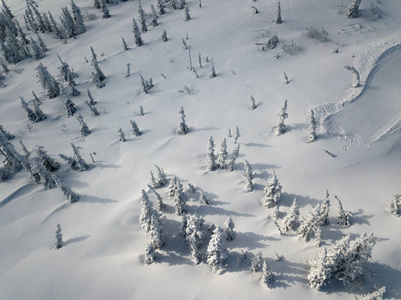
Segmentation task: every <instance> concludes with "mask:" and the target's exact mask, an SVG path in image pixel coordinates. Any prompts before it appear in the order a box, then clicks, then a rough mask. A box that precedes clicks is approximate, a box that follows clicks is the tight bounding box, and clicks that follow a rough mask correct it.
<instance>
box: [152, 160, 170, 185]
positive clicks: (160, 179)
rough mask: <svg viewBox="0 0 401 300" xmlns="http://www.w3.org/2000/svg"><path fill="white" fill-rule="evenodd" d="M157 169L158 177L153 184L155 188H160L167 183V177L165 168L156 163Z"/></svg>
mask: <svg viewBox="0 0 401 300" xmlns="http://www.w3.org/2000/svg"><path fill="white" fill-rule="evenodd" d="M155 167H156V169H157V173H156V177H155V178H154V180H153V181H152V185H153V187H154V188H160V187H163V186H165V185H166V184H167V177H166V173H164V170H163V169H162V168H160V167H159V166H157V165H155Z"/></svg>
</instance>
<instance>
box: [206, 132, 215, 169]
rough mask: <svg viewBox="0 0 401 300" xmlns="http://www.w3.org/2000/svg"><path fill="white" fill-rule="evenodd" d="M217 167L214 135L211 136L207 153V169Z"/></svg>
mask: <svg viewBox="0 0 401 300" xmlns="http://www.w3.org/2000/svg"><path fill="white" fill-rule="evenodd" d="M216 167H217V164H216V156H215V154H214V141H213V137H211V136H209V144H208V153H207V170H208V171H214V170H215V169H216Z"/></svg>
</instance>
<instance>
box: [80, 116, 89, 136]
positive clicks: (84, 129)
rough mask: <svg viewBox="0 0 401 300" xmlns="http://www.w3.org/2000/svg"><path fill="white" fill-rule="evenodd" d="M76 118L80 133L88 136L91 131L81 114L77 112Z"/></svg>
mask: <svg viewBox="0 0 401 300" xmlns="http://www.w3.org/2000/svg"><path fill="white" fill-rule="evenodd" d="M77 120H78V122H79V125H80V127H81V135H82V136H88V135H89V134H90V133H91V131H90V129H89V127H88V125H87V124H86V123H85V121H84V118H83V117H82V116H81V114H78V116H77Z"/></svg>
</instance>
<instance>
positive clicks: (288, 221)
mask: <svg viewBox="0 0 401 300" xmlns="http://www.w3.org/2000/svg"><path fill="white" fill-rule="evenodd" d="M298 225H299V207H298V203H297V200H296V199H295V198H294V202H293V203H292V205H291V208H290V212H289V214H288V215H287V216H286V217H285V218H284V219H283V224H282V226H281V229H282V230H284V231H289V230H296V229H297V228H298Z"/></svg>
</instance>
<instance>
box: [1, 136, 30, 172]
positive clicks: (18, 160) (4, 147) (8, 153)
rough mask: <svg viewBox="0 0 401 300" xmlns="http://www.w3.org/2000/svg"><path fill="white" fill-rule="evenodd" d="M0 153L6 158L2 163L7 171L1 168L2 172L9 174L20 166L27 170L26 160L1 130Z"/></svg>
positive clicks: (19, 168)
mask: <svg viewBox="0 0 401 300" xmlns="http://www.w3.org/2000/svg"><path fill="white" fill-rule="evenodd" d="M0 154H2V155H3V156H4V157H5V158H6V160H5V161H4V162H3V164H4V166H5V169H7V170H8V171H9V172H7V171H4V170H3V172H6V173H9V174H11V173H13V172H17V171H19V170H21V168H22V167H24V168H25V169H27V171H28V170H30V167H29V163H28V161H27V160H26V159H25V157H23V156H22V155H20V154H19V153H18V152H17V151H16V150H15V148H14V145H13V144H12V143H11V142H10V141H9V140H7V137H6V136H5V135H4V134H3V133H2V132H0ZM3 175H4V174H3Z"/></svg>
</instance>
